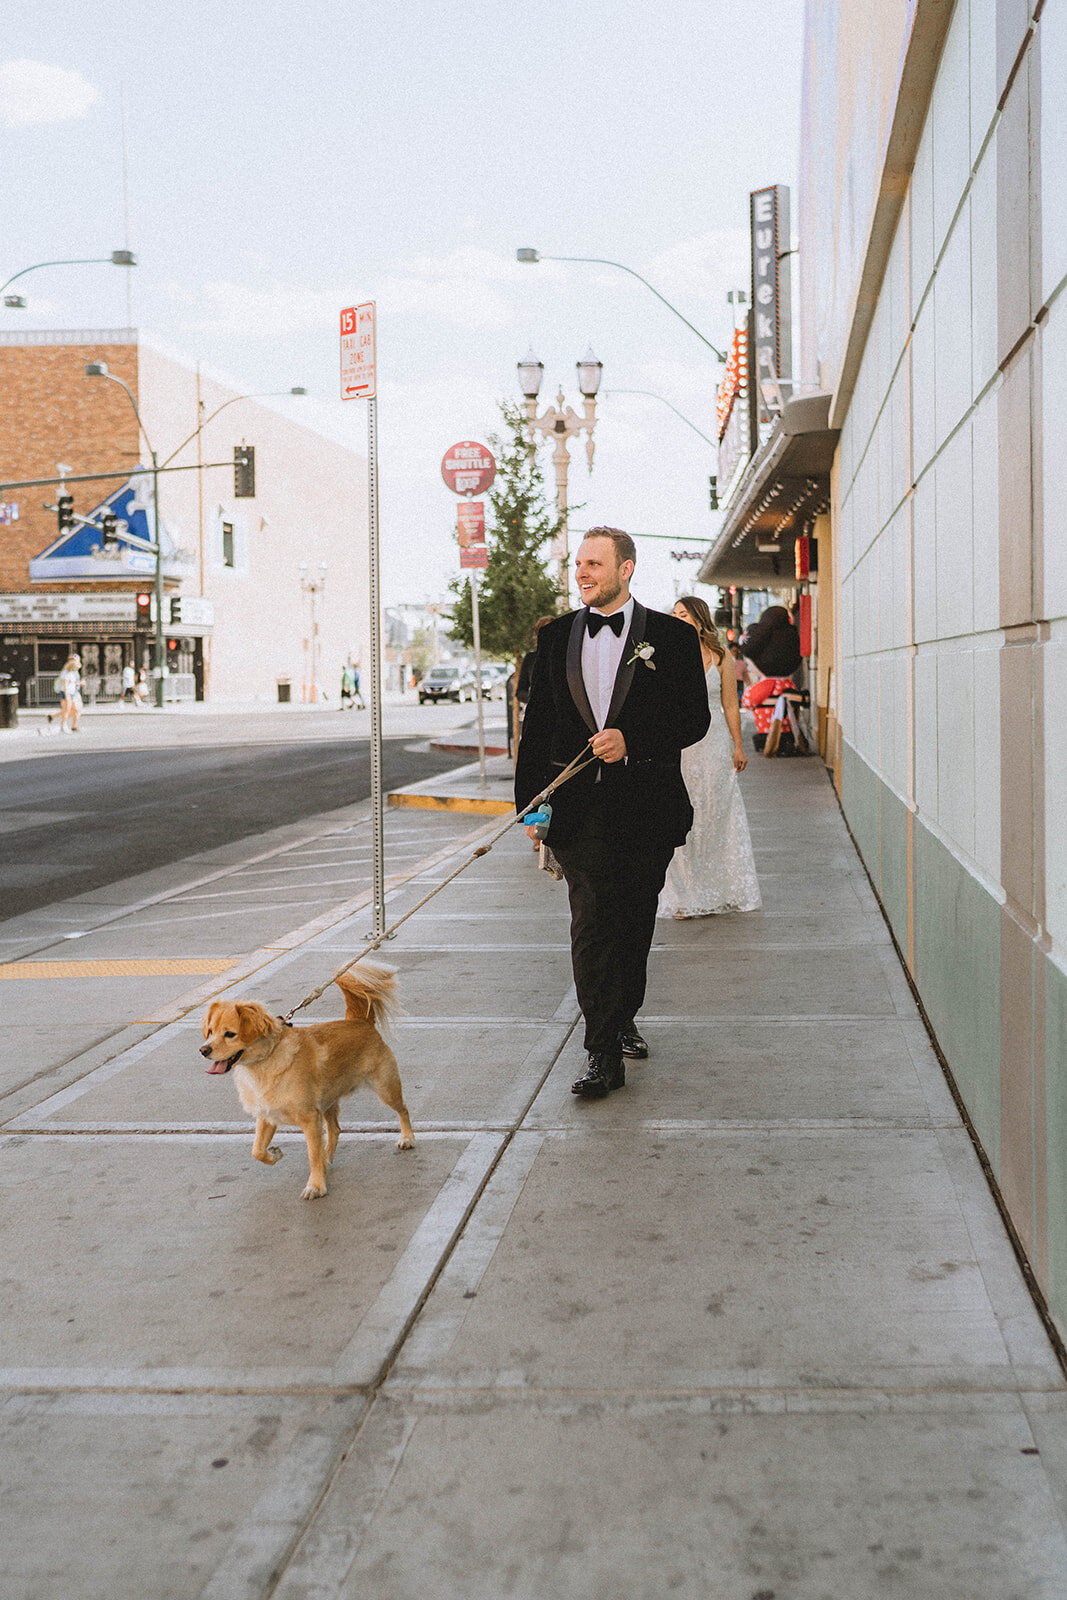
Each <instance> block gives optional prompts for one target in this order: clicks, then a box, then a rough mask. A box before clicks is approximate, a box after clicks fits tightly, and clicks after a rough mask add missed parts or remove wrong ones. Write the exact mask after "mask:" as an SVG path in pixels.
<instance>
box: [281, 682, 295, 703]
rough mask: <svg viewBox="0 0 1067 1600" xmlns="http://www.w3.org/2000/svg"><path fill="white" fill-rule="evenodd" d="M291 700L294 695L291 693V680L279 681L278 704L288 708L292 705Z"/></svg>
mask: <svg viewBox="0 0 1067 1600" xmlns="http://www.w3.org/2000/svg"><path fill="white" fill-rule="evenodd" d="M291 700H292V693H291V691H290V685H289V679H288V678H279V679H278V704H279V705H280V706H287V705H289V704H290V702H291Z"/></svg>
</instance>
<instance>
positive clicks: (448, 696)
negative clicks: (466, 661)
mask: <svg viewBox="0 0 1067 1600" xmlns="http://www.w3.org/2000/svg"><path fill="white" fill-rule="evenodd" d="M473 699H474V675H473V673H471V672H468V670H467V669H466V667H431V668H430V670H429V672H428V673H427V674H426V676H425V678H423V680H422V682H421V683H420V684H419V705H420V706H424V705H425V704H426V702H427V701H428V700H429V701H430V702H431V703H434V704H436V702H437V701H438V700H453V701H455V703H456V705H457V706H458V705H462V703H463V701H464V700H473Z"/></svg>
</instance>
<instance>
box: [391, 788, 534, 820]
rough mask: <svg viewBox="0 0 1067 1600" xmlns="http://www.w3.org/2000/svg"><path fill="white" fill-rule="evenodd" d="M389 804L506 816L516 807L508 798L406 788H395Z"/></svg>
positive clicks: (473, 814) (475, 815)
mask: <svg viewBox="0 0 1067 1600" xmlns="http://www.w3.org/2000/svg"><path fill="white" fill-rule="evenodd" d="M389 804H390V805H391V806H397V807H404V806H406V807H408V808H409V809H410V810H414V811H464V812H468V813H469V814H470V815H471V816H474V817H479V816H484V817H505V816H507V814H508V812H509V811H514V809H515V807H514V806H513V805H509V803H508V802H507V801H506V800H490V799H488V798H485V799H482V798H480V797H477V796H475V795H458V794H411V793H410V792H408V791H406V790H404V789H394V791H393V792H392V794H390V796H389Z"/></svg>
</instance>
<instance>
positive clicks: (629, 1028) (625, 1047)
mask: <svg viewBox="0 0 1067 1600" xmlns="http://www.w3.org/2000/svg"><path fill="white" fill-rule="evenodd" d="M619 1048H620V1049H621V1051H622V1053H623V1055H624V1056H629V1057H630V1059H631V1060H632V1061H644V1059H645V1057H646V1056H647V1055H648V1045H647V1043H646V1042H645V1040H644V1039H642V1037H641V1035H640V1034H639V1033H638V1031H637V1024H636V1023H635V1022H627V1023H626V1024H625V1026H624V1027H621V1028H620V1029H619Z"/></svg>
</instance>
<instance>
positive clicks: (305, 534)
mask: <svg viewBox="0 0 1067 1600" xmlns="http://www.w3.org/2000/svg"><path fill="white" fill-rule="evenodd" d="M90 362H103V363H105V364H106V366H107V369H108V371H109V372H110V373H111V374H112V375H113V376H115V377H117V378H120V379H122V380H123V382H124V383H126V384H127V385H128V386H129V388H130V390H131V392H132V394H133V395H134V397H135V399H136V402H137V407H138V410H139V412H140V414H141V418H142V420H143V423H144V430H145V435H146V436H147V438H148V439H150V440H151V441H152V445H153V446H154V448H155V449H156V452H157V455H158V458H159V461H160V463H161V464H162V463H163V462H165V461H167V460H168V458H169V457H173V459H172V460H171V461H170V463H169V464H170V466H171V467H174V468H181V469H183V470H178V471H167V472H165V473H162V474H161V476H160V496H159V498H160V507H159V512H160V527H161V544H162V548H163V586H164V616H163V621H164V630H165V635H166V660H167V697H168V699H176V698H181V699H187V698H188V699H191V698H196V699H203V698H206V697H210V698H212V699H220V700H250V699H257V700H273V701H277V700H278V699H279V698H282V699H284V698H287V697H288V698H291V699H293V700H300V699H304V700H308V699H311V698H315V699H320V698H322V696H323V692H324V690H325V692H326V694H327V695H328V696H329V698H330V699H331V700H333V699H335V689H336V684H335V681H334V680H335V679H337V678H339V676H340V669H341V665H342V663H343V661H344V660H345V659H346V658H347V657H349V656H351V657H352V658H353V659H354V660H359V659H360V658H361V656H362V657H363V658H364V659H365V657H366V650H367V641H368V638H369V616H368V609H367V581H366V579H367V531H366V516H365V509H364V508H365V506H366V463H365V461H364V460H363V458H362V457H360V456H358V455H357V454H356V453H355V452H354V451H352V450H349V449H347V448H345V447H344V446H342V445H340V444H338V443H336V442H335V441H334V440H332V439H330V438H328V437H326V436H324V435H323V434H321V433H319V432H317V431H316V430H315V428H314V427H312V426H309V425H308V424H307V423H304V422H298V421H294V420H292V419H291V418H290V417H286V416H283V415H281V414H280V413H279V411H278V410H276V409H274V408H273V407H270V406H268V405H266V404H264V403H262V399H260V400H256V399H252V398H241V397H240V393H239V391H238V390H236V389H234V388H232V387H227V386H226V385H225V384H224V383H222V382H220V381H218V380H216V379H214V378H212V377H209V376H207V375H206V374H203V373H201V372H199V371H198V370H197V369H196V368H195V367H194V366H192V365H191V364H189V363H188V362H185V361H183V360H182V359H181V358H180V357H177V356H175V355H174V354H172V353H169V352H167V351H166V350H165V349H164V348H163V347H161V346H159V345H158V344H156V343H154V342H153V341H151V340H149V339H146V337H145V336H144V335H143V334H141V333H140V332H138V331H137V330H130V329H121V330H117V331H103V332H97V331H92V332H66V331H63V332H48V333H0V485H10V484H17V483H19V482H22V481H24V480H27V479H34V478H54V477H56V476H58V475H59V474H60V471H61V470H62V472H63V473H64V474H65V475H66V476H67V478H68V479H69V482H68V483H67V484H65V486H64V487H65V489H66V492H68V493H69V494H70V496H71V497H72V499H73V503H74V513H75V526H74V528H73V529H71V530H69V531H67V532H66V533H64V534H60V532H59V528H58V521H57V513H56V511H55V510H54V509H45V505H46V504H49V505H52V506H54V504H55V502H56V498H57V495H58V494H59V493H60V488H59V487H58V486H56V485H49V486H41V487H29V488H13V487H12V488H9V487H0V672H8V673H11V674H12V675H13V677H14V678H15V679H16V681H17V682H18V683H19V686H20V697H21V701H22V703H23V704H33V703H42V702H47V701H48V700H49V699H50V698H51V696H52V682H53V679H54V677H55V674H56V672H57V671H58V670H59V667H60V666H61V665H62V662H63V660H64V659H65V658H66V656H67V655H68V654H69V653H70V651H71V650H77V651H78V653H79V654H80V655H81V657H82V670H83V674H84V676H85V679H86V683H87V689H88V692H89V696H90V698H103V699H107V698H115V697H116V696H117V695H118V694H119V692H120V687H121V675H122V669H123V667H124V666H125V665H126V664H131V665H133V666H134V667H135V668H140V667H142V666H147V667H149V668H151V665H152V651H153V635H154V623H148V622H146V621H145V620H143V619H142V620H141V621H138V606H137V595H138V593H142V594H145V593H150V592H151V591H152V590H153V587H154V578H155V558H154V556H153V555H151V554H150V553H148V552H145V551H143V550H141V549H138V548H137V546H136V543H135V542H134V541H135V540H136V539H137V538H138V537H139V538H141V539H148V538H150V537H151V533H152V527H153V520H152V478H151V474H150V472H148V471H146V470H144V469H145V468H147V467H148V466H149V465H150V456H149V453H148V450H147V448H146V446H145V443H144V441H143V439H142V438H141V436H140V435H139V431H138V427H137V419H136V416H135V414H134V410H133V407H132V406H131V404H130V401H129V398H128V397H127V395H126V394H124V393H123V391H122V389H121V388H120V387H119V385H118V384H116V383H109V382H107V381H106V380H102V379H99V378H95V379H94V378H89V377H87V376H86V372H85V368H86V365H87V364H88V363H90ZM216 412H218V413H219V415H218V416H217V418H215V419H214V420H211V419H212V418H213V414H214V413H216ZM201 421H203V422H204V425H203V427H202V428H201V430H200V432H199V433H197V428H198V424H200V423H201ZM191 435H195V437H192V438H191V439H190V436H191ZM186 440H188V441H189V442H188V443H186V444H184V447H183V448H179V447H180V446H182V445H183V441H186ZM238 444H251V445H252V446H254V448H255V469H256V470H255V495H254V497H252V498H236V497H235V493H234V491H235V482H234V472H233V466H232V463H233V452H234V447H235V446H236V445H238ZM216 463H221V465H216ZM139 469H140V470H139ZM93 473H114V474H116V476H114V477H110V478H106V479H101V480H100V481H98V482H78V481H77V479H78V478H80V477H84V476H87V475H89V474H93ZM108 509H110V510H112V511H113V512H114V513H115V515H116V517H117V518H118V519H119V523H118V526H119V530H120V536H119V542H118V545H117V546H116V547H113V548H105V547H104V543H103V538H102V534H101V532H100V531H99V524H100V521H101V514H102V512H103V511H105V510H108ZM82 519H87V521H84V520H82ZM127 534H129V535H132V536H133V540H131V541H130V542H127V539H126V535H127Z"/></svg>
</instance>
